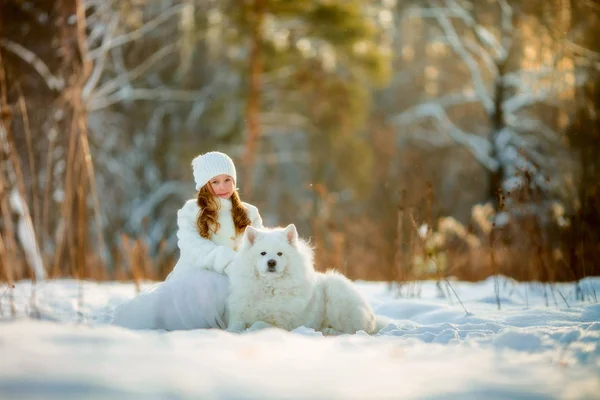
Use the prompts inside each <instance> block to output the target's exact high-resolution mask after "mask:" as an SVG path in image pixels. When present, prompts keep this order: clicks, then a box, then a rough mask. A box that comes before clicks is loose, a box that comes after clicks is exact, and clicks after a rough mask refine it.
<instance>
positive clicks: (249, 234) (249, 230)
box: [244, 225, 259, 245]
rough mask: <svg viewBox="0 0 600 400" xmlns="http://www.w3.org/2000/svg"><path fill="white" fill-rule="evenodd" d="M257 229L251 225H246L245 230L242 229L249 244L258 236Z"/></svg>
mask: <svg viewBox="0 0 600 400" xmlns="http://www.w3.org/2000/svg"><path fill="white" fill-rule="evenodd" d="M258 234H259V232H258V230H257V229H256V228H255V227H253V226H252V225H248V226H247V227H246V230H245V231H244V240H246V241H247V242H248V243H250V244H251V245H252V244H254V242H255V241H256V238H257V237H258Z"/></svg>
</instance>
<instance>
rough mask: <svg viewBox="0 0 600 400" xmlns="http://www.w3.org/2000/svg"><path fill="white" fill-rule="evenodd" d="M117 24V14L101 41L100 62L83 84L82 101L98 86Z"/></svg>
mask: <svg viewBox="0 0 600 400" xmlns="http://www.w3.org/2000/svg"><path fill="white" fill-rule="evenodd" d="M118 23H119V16H118V14H117V15H115V16H113V18H112V19H111V20H110V24H109V27H108V29H107V30H106V33H105V35H104V40H102V46H101V47H100V50H101V54H100V56H101V57H100V60H99V61H98V62H96V65H95V66H94V70H93V71H92V74H91V75H90V77H89V79H88V80H87V82H86V83H85V86H84V87H83V89H82V90H81V97H82V98H83V99H84V101H85V100H86V99H87V98H89V96H90V94H91V93H92V90H94V88H95V87H96V85H97V84H98V81H99V80H100V77H101V76H102V72H104V63H105V62H106V57H107V55H108V50H109V45H110V42H111V37H112V35H113V33H114V31H115V29H116V28H117V24H118Z"/></svg>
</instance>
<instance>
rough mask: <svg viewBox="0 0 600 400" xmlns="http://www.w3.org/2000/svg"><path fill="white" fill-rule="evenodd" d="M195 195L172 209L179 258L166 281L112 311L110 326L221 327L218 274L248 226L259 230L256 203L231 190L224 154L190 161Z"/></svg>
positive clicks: (225, 284) (221, 278)
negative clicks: (175, 218)
mask: <svg viewBox="0 0 600 400" xmlns="http://www.w3.org/2000/svg"><path fill="white" fill-rule="evenodd" d="M192 169H193V173H194V180H195V181H196V190H197V195H196V198H195V199H191V200H188V201H187V202H186V203H185V204H184V205H183V207H182V208H181V209H180V210H179V211H178V212H177V245H178V247H179V250H180V255H179V260H178V262H177V264H176V265H175V268H174V269H173V271H171V273H170V274H169V276H167V279H166V280H165V281H164V282H162V283H159V284H157V285H154V286H153V287H151V288H150V289H148V290H147V291H146V292H144V293H141V294H140V295H139V296H137V297H136V298H134V299H132V300H131V301H129V302H127V303H125V304H123V305H121V306H119V307H118V308H117V309H116V310H115V314H114V317H113V324H115V325H120V326H124V327H127V328H132V329H166V330H178V329H200V328H226V324H225V321H226V316H225V302H226V298H227V294H228V291H229V278H227V276H225V275H224V274H226V273H227V268H228V267H229V265H230V264H231V262H232V261H233V259H234V257H235V254H236V253H235V250H236V248H237V245H238V244H239V242H240V240H241V239H242V235H243V233H244V230H245V229H246V227H247V226H248V225H252V226H253V227H256V228H262V227H263V225H262V219H261V217H260V214H259V212H258V210H257V208H256V207H254V206H253V205H250V204H247V203H243V202H242V201H240V197H239V195H238V192H237V190H236V188H235V184H236V170H235V165H234V164H233V161H232V160H231V158H229V156H227V155H226V154H223V153H220V152H216V151H213V152H209V153H206V154H203V155H200V156H198V157H196V158H194V160H193V161H192Z"/></svg>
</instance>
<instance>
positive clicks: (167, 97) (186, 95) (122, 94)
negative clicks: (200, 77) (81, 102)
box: [87, 88, 203, 112]
mask: <svg viewBox="0 0 600 400" xmlns="http://www.w3.org/2000/svg"><path fill="white" fill-rule="evenodd" d="M202 95H203V92H202V91H201V90H200V91H198V90H178V89H167V88H157V89H141V88H138V89H136V88H134V89H122V90H119V91H118V92H116V93H114V94H113V95H111V96H109V97H106V98H103V99H98V100H92V101H90V102H89V103H88V107H87V111H89V112H94V111H98V110H100V109H103V108H106V107H108V106H111V105H113V104H116V103H119V102H121V101H124V100H150V101H183V102H187V101H191V102H193V101H196V100H198V98H199V97H201V96H202Z"/></svg>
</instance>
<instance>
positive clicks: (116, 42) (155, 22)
mask: <svg viewBox="0 0 600 400" xmlns="http://www.w3.org/2000/svg"><path fill="white" fill-rule="evenodd" d="M184 7H185V4H178V5H175V6H172V7H171V8H169V9H167V10H166V11H164V12H163V13H161V14H160V15H159V16H158V17H156V18H154V19H152V20H150V21H148V22H146V23H145V24H144V25H142V26H141V27H140V28H139V29H136V30H135V31H132V32H128V33H125V34H123V35H119V36H117V37H115V38H113V39H112V40H111V41H110V43H108V48H107V49H106V50H109V49H112V48H114V47H117V46H122V45H124V44H126V43H129V42H131V41H134V40H137V39H139V38H141V37H142V36H144V35H145V34H146V33H148V32H151V31H152V30H153V29H154V28H156V27H157V26H159V25H160V24H162V23H163V22H165V21H166V20H168V19H169V18H171V17H172V16H173V15H175V14H177V13H178V12H179V11H181V10H182V9H183V8H184ZM104 51H105V49H104V48H99V49H95V50H92V51H90V52H89V58H91V59H92V60H93V59H95V58H97V57H99V56H100V55H101V53H102V52H104Z"/></svg>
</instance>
